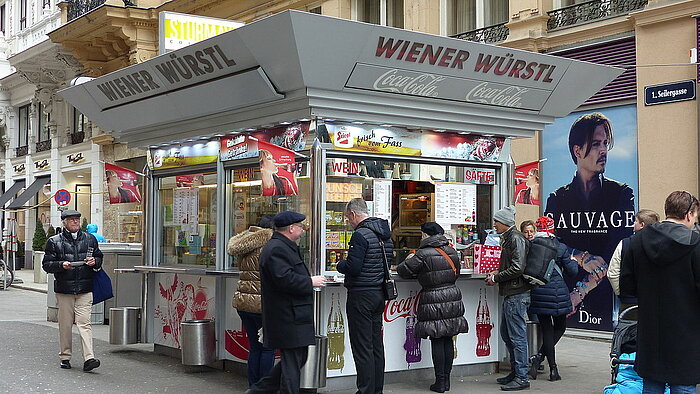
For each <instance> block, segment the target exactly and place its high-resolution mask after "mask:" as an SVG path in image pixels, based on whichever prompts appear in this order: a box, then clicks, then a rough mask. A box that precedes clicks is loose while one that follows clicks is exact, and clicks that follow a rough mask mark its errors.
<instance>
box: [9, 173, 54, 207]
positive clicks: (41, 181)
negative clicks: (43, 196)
mask: <svg viewBox="0 0 700 394" xmlns="http://www.w3.org/2000/svg"><path fill="white" fill-rule="evenodd" d="M49 182H51V177H50V176H40V177H38V178H36V179H35V180H34V182H32V184H31V185H29V187H27V188H26V189H24V191H23V192H22V194H20V195H19V196H17V198H15V200H14V201H12V202H11V203H10V205H8V206H7V209H19V208H22V206H23V205H24V203H26V202H27V201H29V199H30V198H32V197H34V196H36V194H37V193H38V192H39V190H41V188H42V187H44V185H45V184H47V183H49ZM15 185H16V184H15ZM12 187H14V185H12ZM10 189H11V188H10Z"/></svg>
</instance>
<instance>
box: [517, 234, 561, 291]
mask: <svg viewBox="0 0 700 394" xmlns="http://www.w3.org/2000/svg"><path fill="white" fill-rule="evenodd" d="M557 246H558V245H557V241H556V240H555V239H554V238H549V237H535V238H534V239H532V240H531V241H530V251H529V252H528V253H527V258H526V259H525V271H523V279H525V281H526V282H528V283H529V284H531V285H532V286H542V285H546V284H547V283H549V279H550V278H551V276H552V272H554V270H557V271H560V270H559V267H558V266H557V263H556V259H557V252H558V250H557Z"/></svg>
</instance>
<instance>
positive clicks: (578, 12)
mask: <svg viewBox="0 0 700 394" xmlns="http://www.w3.org/2000/svg"><path fill="white" fill-rule="evenodd" d="M648 2H649V0H592V1H587V2H585V3H579V4H574V5H570V6H568V7H564V8H560V9H558V10H553V11H549V12H547V14H548V15H549V20H548V21H547V30H554V29H559V28H562V27H567V26H574V25H579V24H582V23H587V22H591V21H596V20H600V19H605V18H610V17H613V16H618V15H624V14H627V13H629V12H631V11H634V10H639V9H642V8H644V6H646V5H647V3H648Z"/></svg>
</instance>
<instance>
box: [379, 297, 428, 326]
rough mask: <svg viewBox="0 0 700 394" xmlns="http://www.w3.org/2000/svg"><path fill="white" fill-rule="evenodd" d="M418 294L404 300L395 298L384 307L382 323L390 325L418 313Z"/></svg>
mask: <svg viewBox="0 0 700 394" xmlns="http://www.w3.org/2000/svg"><path fill="white" fill-rule="evenodd" d="M419 295H420V293H419V294H416V295H414V296H410V297H406V298H397V299H395V300H391V301H389V302H387V303H386V305H385V306H384V321H385V322H387V323H391V322H393V321H394V320H396V319H398V318H400V317H408V316H411V315H415V314H416V313H417V312H418V297H419Z"/></svg>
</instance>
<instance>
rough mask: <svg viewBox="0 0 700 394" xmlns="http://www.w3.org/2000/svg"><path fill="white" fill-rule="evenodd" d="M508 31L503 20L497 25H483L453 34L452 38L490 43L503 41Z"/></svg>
mask: <svg viewBox="0 0 700 394" xmlns="http://www.w3.org/2000/svg"><path fill="white" fill-rule="evenodd" d="M508 33H510V30H509V29H508V28H507V27H506V23H505V22H503V23H499V24H497V25H493V26H487V27H483V28H481V29H476V30H471V31H467V32H464V33H459V34H455V35H453V36H452V38H458V39H460V40H467V41H475V42H485V43H487V44H490V43H494V42H502V41H505V40H506V38H508Z"/></svg>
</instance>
